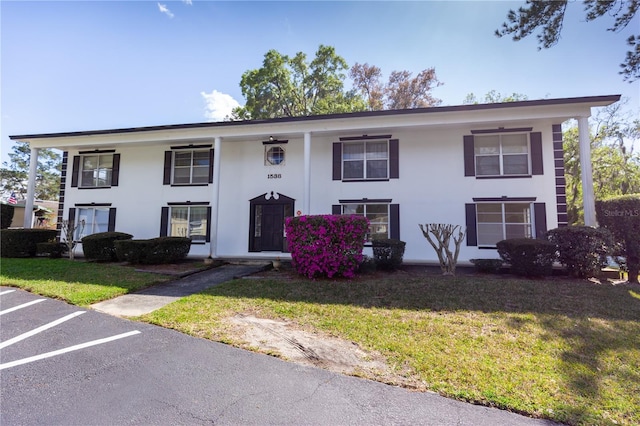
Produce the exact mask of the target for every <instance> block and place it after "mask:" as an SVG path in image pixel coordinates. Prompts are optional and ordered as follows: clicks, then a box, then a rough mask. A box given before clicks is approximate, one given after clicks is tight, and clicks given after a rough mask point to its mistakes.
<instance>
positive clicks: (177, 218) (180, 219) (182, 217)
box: [169, 207, 189, 237]
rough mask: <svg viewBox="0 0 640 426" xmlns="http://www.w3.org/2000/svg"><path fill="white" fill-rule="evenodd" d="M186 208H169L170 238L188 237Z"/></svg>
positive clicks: (187, 210)
mask: <svg viewBox="0 0 640 426" xmlns="http://www.w3.org/2000/svg"><path fill="white" fill-rule="evenodd" d="M188 212H189V209H188V207H172V208H171V225H170V232H169V235H170V236H172V237H187V236H188V229H189V228H188Z"/></svg>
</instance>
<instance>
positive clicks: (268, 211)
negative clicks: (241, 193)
mask: <svg viewBox="0 0 640 426" xmlns="http://www.w3.org/2000/svg"><path fill="white" fill-rule="evenodd" d="M283 238H284V205H282V204H280V205H278V204H272V205H268V204H263V205H262V247H261V248H262V250H263V251H282V242H283Z"/></svg>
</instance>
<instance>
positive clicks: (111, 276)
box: [0, 258, 170, 306]
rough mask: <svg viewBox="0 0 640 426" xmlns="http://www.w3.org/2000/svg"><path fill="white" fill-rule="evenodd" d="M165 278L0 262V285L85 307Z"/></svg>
mask: <svg viewBox="0 0 640 426" xmlns="http://www.w3.org/2000/svg"><path fill="white" fill-rule="evenodd" d="M169 279H170V277H168V276H166V275H158V274H151V273H146V272H136V271H134V269H133V268H132V267H124V266H120V265H115V264H103V263H88V262H83V261H78V260H75V261H71V260H69V259H45V258H31V259H13V258H2V259H1V260H0V284H1V285H4V286H13V287H19V288H22V289H24V290H27V291H30V292H32V293H37V294H41V295H43V296H48V297H53V298H56V299H61V300H65V301H67V302H69V303H73V304H74V305H80V306H88V305H91V304H92V303H96V302H99V301H101V300H106V299H111V298H113V297H116V296H120V295H123V294H126V293H130V292H132V291H135V290H139V289H141V288H145V287H149V286H150V285H153V284H156V283H160V282H164V281H168V280H169Z"/></svg>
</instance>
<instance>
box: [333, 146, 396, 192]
mask: <svg viewBox="0 0 640 426" xmlns="http://www.w3.org/2000/svg"><path fill="white" fill-rule="evenodd" d="M390 137H391V136H390V135H384V136H362V138H359V137H347V138H340V140H341V142H336V143H334V144H333V180H342V181H355V182H358V181H380V180H388V179H398V178H399V176H400V174H399V161H398V157H399V155H398V154H399V150H398V140H397V139H388V138H390Z"/></svg>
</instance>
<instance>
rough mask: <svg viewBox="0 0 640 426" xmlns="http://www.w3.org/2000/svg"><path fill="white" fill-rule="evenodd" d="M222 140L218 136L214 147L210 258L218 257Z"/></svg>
mask: <svg viewBox="0 0 640 426" xmlns="http://www.w3.org/2000/svg"><path fill="white" fill-rule="evenodd" d="M221 147H222V138H221V137H220V136H216V137H215V138H214V145H213V193H212V194H211V195H212V198H213V200H212V201H213V205H212V206H211V218H210V220H211V241H210V242H209V256H210V257H217V256H218V217H219V212H218V209H219V207H218V206H219V205H220V155H221Z"/></svg>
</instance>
